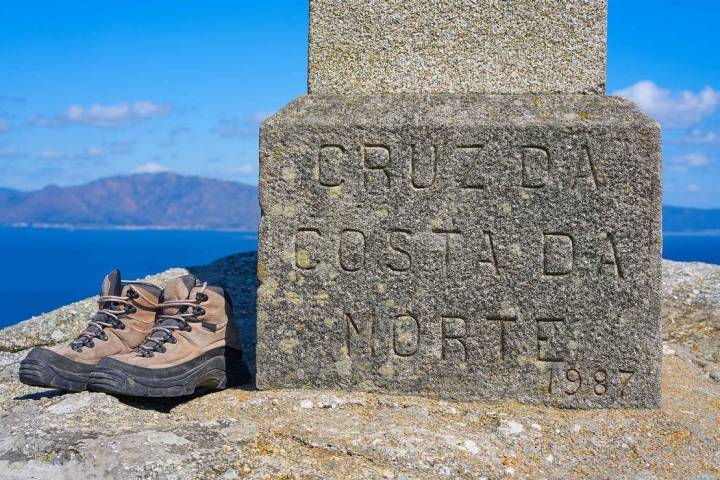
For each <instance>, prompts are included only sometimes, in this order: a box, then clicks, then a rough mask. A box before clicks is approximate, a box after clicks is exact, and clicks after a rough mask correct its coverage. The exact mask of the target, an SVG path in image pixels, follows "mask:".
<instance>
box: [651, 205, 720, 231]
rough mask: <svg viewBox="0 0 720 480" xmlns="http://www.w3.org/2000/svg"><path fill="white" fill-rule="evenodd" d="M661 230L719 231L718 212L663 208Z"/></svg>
mask: <svg viewBox="0 0 720 480" xmlns="http://www.w3.org/2000/svg"><path fill="white" fill-rule="evenodd" d="M663 230H664V231H666V232H703V231H716V232H718V231H720V210H718V209H714V210H710V209H708V210H706V209H701V208H683V207H664V208H663Z"/></svg>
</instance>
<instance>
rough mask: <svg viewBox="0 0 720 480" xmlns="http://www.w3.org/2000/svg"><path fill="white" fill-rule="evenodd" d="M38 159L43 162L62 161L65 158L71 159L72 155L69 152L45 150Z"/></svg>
mask: <svg viewBox="0 0 720 480" xmlns="http://www.w3.org/2000/svg"><path fill="white" fill-rule="evenodd" d="M38 157H40V158H42V159H43V160H62V159H64V158H69V157H70V155H69V154H68V153H67V152H61V151H59V150H50V149H45V150H42V151H40V154H39V155H38Z"/></svg>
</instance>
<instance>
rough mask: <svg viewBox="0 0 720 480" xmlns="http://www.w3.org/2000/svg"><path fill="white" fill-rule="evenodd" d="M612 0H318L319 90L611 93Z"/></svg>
mask: <svg viewBox="0 0 720 480" xmlns="http://www.w3.org/2000/svg"><path fill="white" fill-rule="evenodd" d="M606 37H607V0H562V1H559V0H443V1H438V0H310V58H309V89H310V93H312V94H386V93H518V94H519V93H528V92H531V93H604V92H605V70H606Z"/></svg>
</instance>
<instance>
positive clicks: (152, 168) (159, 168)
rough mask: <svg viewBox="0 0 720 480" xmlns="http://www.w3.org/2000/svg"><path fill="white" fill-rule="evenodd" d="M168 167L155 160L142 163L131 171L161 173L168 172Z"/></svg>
mask: <svg viewBox="0 0 720 480" xmlns="http://www.w3.org/2000/svg"><path fill="white" fill-rule="evenodd" d="M169 171H170V168H168V167H166V166H165V165H160V164H159V163H155V162H148V163H146V164H144V165H140V166H139V167H137V168H135V169H134V170H133V171H132V172H133V173H163V172H169Z"/></svg>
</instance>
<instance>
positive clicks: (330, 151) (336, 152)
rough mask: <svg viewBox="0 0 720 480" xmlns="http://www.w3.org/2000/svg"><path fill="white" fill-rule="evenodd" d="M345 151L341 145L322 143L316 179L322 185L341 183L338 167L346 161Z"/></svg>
mask: <svg viewBox="0 0 720 480" xmlns="http://www.w3.org/2000/svg"><path fill="white" fill-rule="evenodd" d="M346 158H347V151H346V150H345V147H343V146H342V145H323V146H322V147H320V154H319V156H318V163H317V169H316V172H317V177H316V178H317V181H318V182H319V183H320V185H322V186H323V187H337V186H340V185H342V184H343V182H344V180H343V179H342V177H341V175H340V173H339V171H338V170H339V168H340V167H341V166H342V164H343V163H344V162H345V161H346Z"/></svg>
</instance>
